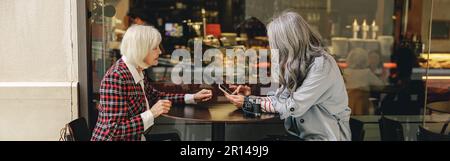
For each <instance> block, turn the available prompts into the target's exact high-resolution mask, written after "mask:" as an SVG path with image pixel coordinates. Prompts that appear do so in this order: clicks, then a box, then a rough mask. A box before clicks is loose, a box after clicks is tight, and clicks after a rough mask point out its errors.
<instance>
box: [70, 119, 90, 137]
mask: <svg viewBox="0 0 450 161" xmlns="http://www.w3.org/2000/svg"><path fill="white" fill-rule="evenodd" d="M68 125H69V133H70V135H71V136H72V137H73V139H74V140H73V141H90V140H91V136H92V132H91V131H90V130H89V128H88V125H87V122H86V119H85V118H83V117H80V118H78V119H76V120H73V121H72V122H70V123H69V124H68Z"/></svg>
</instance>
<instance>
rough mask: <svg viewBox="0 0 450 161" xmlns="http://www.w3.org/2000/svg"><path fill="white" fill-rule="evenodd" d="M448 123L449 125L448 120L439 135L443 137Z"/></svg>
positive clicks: (449, 121)
mask: <svg viewBox="0 0 450 161" xmlns="http://www.w3.org/2000/svg"><path fill="white" fill-rule="evenodd" d="M448 123H450V120H448V121H447V122H446V123H445V124H444V126H443V127H442V130H441V134H443V135H445V131H446V130H447V127H448ZM449 135H450V133H449Z"/></svg>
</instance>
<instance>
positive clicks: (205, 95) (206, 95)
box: [194, 89, 212, 103]
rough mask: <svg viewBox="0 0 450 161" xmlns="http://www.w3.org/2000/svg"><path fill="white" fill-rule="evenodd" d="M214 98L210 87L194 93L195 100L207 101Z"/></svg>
mask: <svg viewBox="0 0 450 161" xmlns="http://www.w3.org/2000/svg"><path fill="white" fill-rule="evenodd" d="M211 98H212V91H211V90H208V89H202V90H201V91H200V92H197V93H196V94H194V100H195V102H197V103H199V102H206V101H209V100H210V99H211Z"/></svg>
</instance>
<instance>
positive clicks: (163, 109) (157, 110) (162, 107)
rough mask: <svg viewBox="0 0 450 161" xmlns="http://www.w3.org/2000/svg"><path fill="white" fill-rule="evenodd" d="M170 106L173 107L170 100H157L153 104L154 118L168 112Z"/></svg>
mask: <svg viewBox="0 0 450 161" xmlns="http://www.w3.org/2000/svg"><path fill="white" fill-rule="evenodd" d="M170 107H172V102H170V101H169V100H159V101H158V102H156V104H154V105H153V107H152V108H151V109H150V111H151V112H152V114H153V118H157V117H158V116H160V115H161V114H166V113H168V112H169V110H170Z"/></svg>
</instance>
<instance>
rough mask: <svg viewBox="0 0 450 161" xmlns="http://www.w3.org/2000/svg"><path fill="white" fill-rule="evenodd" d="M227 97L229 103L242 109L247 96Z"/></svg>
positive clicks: (227, 95)
mask: <svg viewBox="0 0 450 161" xmlns="http://www.w3.org/2000/svg"><path fill="white" fill-rule="evenodd" d="M225 97H227V99H228V101H230V103H232V104H233V105H234V106H236V107H237V108H242V106H244V98H245V96H243V95H230V94H226V95H225Z"/></svg>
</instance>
